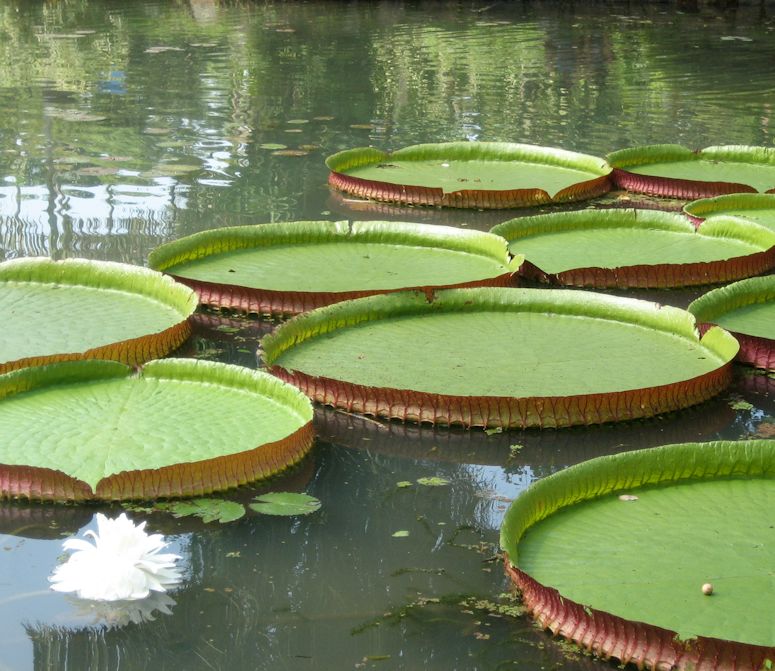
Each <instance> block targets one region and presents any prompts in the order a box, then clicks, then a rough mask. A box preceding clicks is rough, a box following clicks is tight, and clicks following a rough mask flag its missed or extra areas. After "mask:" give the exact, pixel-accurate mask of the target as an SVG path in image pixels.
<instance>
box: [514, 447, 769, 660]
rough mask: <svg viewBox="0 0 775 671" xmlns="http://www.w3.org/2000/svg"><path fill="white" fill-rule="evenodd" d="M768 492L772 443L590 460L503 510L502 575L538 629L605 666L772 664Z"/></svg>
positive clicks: (657, 450)
mask: <svg viewBox="0 0 775 671" xmlns="http://www.w3.org/2000/svg"><path fill="white" fill-rule="evenodd" d="M773 497H775V441H741V442H720V443H706V444H702V443H687V444H682V445H670V446H667V447H660V448H652V449H650V450H640V451H637V452H626V453H623V454H618V455H614V456H607V457H599V458H597V459H592V460H590V461H587V462H585V463H583V464H579V465H577V466H573V467H571V468H568V469H566V470H564V471H561V472H559V473H556V474H554V475H552V476H549V477H547V478H545V479H543V480H540V481H538V482H536V483H535V484H534V485H532V486H531V487H530V488H529V489H528V490H527V491H526V492H525V493H523V494H522V495H521V496H520V497H519V498H518V499H517V500H516V501H515V502H514V503H513V504H512V506H511V507H510V508H509V510H508V512H507V513H506V517H505V520H504V523H503V527H502V529H501V546H502V547H503V549H504V550H505V552H506V557H505V559H506V570H507V573H508V574H509V575H510V576H511V578H512V579H513V581H514V582H515V583H516V585H517V586H518V587H519V589H520V590H521V591H522V597H523V600H524V603H525V605H526V606H527V608H528V609H529V611H530V612H531V613H532V615H533V617H535V618H536V619H537V620H538V622H539V623H540V624H541V625H542V626H543V627H546V628H548V629H551V630H552V631H553V632H554V633H556V634H559V635H561V636H563V637H566V638H569V639H571V640H572V641H575V642H576V643H578V644H580V645H582V646H584V647H585V648H587V649H589V650H591V651H592V652H594V653H596V654H598V655H601V656H603V657H605V658H608V657H615V658H617V659H619V660H621V661H622V662H623V663H632V664H634V665H636V666H637V667H638V668H643V667H644V666H646V667H649V668H652V669H683V670H686V671H688V670H690V669H691V670H692V671H697V670H702V671H721V670H722V669H723V670H728V669H738V670H743V669H745V670H746V671H760V670H761V669H767V668H769V666H771V662H772V660H775V629H773V626H772V625H773V620H772V604H773V603H775V581H773V575H772V571H773V563H772V558H773V555H774V554H775V530H774V529H773V526H772V506H771V505H768V503H769V502H771V501H772V500H773ZM706 584H707V585H709V586H710V587H704V586H705V585H706ZM711 591H712V594H710V595H709V594H707V593H708V592H711ZM767 660H769V661H770V664H769V665H768V662H767Z"/></svg>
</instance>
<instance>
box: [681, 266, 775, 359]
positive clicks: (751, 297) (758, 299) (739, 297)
mask: <svg viewBox="0 0 775 671" xmlns="http://www.w3.org/2000/svg"><path fill="white" fill-rule="evenodd" d="M688 309H689V311H690V312H691V313H692V314H693V315H694V317H695V319H697V321H698V322H700V323H702V324H705V325H711V324H717V325H719V326H721V327H723V328H725V329H727V330H728V331H730V332H731V333H732V334H733V335H734V336H735V337H736V338H737V340H738V342H739V343H740V351H739V352H738V354H737V359H738V360H739V361H742V362H743V363H747V364H750V365H752V366H756V367H757V368H764V369H766V370H771V371H772V370H775V275H767V276H766V277H754V278H751V279H748V280H741V281H740V282H735V283H734V284H730V285H728V286H726V287H720V288H718V289H714V290H713V291H710V292H708V293H707V294H705V295H704V296H701V297H700V298H698V299H697V300H696V301H694V302H693V303H691V304H690V305H689V308H688Z"/></svg>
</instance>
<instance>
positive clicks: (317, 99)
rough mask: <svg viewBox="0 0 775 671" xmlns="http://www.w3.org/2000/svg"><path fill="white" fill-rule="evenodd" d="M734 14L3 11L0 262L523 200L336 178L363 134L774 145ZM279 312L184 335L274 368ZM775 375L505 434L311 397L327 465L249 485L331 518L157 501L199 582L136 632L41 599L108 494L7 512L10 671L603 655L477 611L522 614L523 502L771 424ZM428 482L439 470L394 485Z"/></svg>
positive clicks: (771, 16) (110, 255)
mask: <svg viewBox="0 0 775 671" xmlns="http://www.w3.org/2000/svg"><path fill="white" fill-rule="evenodd" d="M723 5H724V3H716V4H711V3H692V2H683V3H674V2H649V3H636V2H618V1H615V0H611V1H610V2H576V3H574V2H546V3H541V2H494V3H493V2H485V3H479V2H447V3H435V2H427V3H424V2H406V3H400V2H373V3H358V2H304V3H301V2H299V3H292V2H288V3H280V2H267V3H261V2H256V3H250V2H228V1H223V2H219V1H218V0H211V1H210V0H190V1H185V0H177V1H175V2H172V1H171V2H140V1H137V2H131V3H125V2H119V1H118V0H115V1H110V0H102V1H87V0H66V1H64V0H60V1H54V0H51V1H50V2H37V1H33V0H24V1H23V0H17V1H13V0H4V1H2V2H0V258H6V259H10V258H14V257H19V256H32V255H50V256H53V257H55V258H64V257H73V256H83V257H89V258H97V259H110V260H120V261H125V262H129V263H134V264H144V263H145V261H146V257H147V254H148V252H149V250H150V249H152V248H153V247H154V246H156V245H157V244H159V243H161V242H164V241H167V240H171V239H175V238H178V237H181V236H183V235H187V234H190V233H193V232H195V231H199V230H204V229H209V228H214V227H218V226H225V225H235V224H247V223H262V222H269V221H284V220H293V219H334V218H391V219H407V220H417V221H424V222H431V223H440V224H442V223H443V224H447V225H458V226H469V227H472V228H478V229H488V228H489V227H490V226H492V225H494V224H495V223H498V222H500V221H503V220H505V219H508V218H511V217H512V216H514V213H510V212H505V213H504V212H499V213H482V212H446V211H445V212H441V211H437V210H412V209H401V208H391V207H384V206H376V205H373V204H362V203H353V202H352V201H348V200H347V199H344V198H342V197H340V196H338V195H334V194H332V193H330V192H329V190H328V188H327V186H326V176H327V171H326V168H325V166H324V165H323V159H324V157H325V156H326V155H328V154H330V153H333V152H335V151H338V150H340V149H344V148H348V147H354V146H361V145H367V144H373V145H375V146H378V147H380V148H384V149H395V148H399V147H401V146H404V145H407V144H413V143H417V142H434V141H442V140H465V139H470V140H494V141H495V140H497V141H515V142H526V143H532V144H544V145H555V146H560V147H563V148H566V149H573V150H578V151H583V152H588V153H593V154H598V155H602V154H605V153H607V152H608V151H611V150H614V149H618V148H622V147H625V146H629V145H632V144H643V143H653V142H678V143H683V144H686V145H688V146H692V147H704V146H708V145H713V144H757V145H768V146H771V145H772V134H771V129H770V123H771V121H770V120H771V117H772V115H773V113H774V112H775V78H773V76H772V64H773V63H775V4H773V3H772V2H762V3H759V2H751V3H745V2H741V3H740V5H739V6H738V7H737V8H734V7H732V8H728V9H724V7H723ZM278 144H279V145H285V146H286V147H287V148H289V149H294V150H299V152H297V153H303V152H306V153H305V154H304V155H294V156H288V155H282V154H279V155H278V154H275V153H274V152H276V151H277V147H276V145H278ZM693 295H696V293H695V294H693ZM651 297H652V298H654V297H656V298H657V299H658V300H661V301H663V302H668V303H671V302H672V303H674V304H681V305H685V304H686V302H687V301H688V300H689V299H691V297H692V296H691V295H690V296H687V292H676V293H670V292H656V294H652V296H651ZM265 328H267V327H265V326H264V325H262V324H259V323H257V322H250V321H241V320H231V321H229V320H224V319H217V318H212V319H210V318H207V317H202V318H201V319H200V320H199V323H198V325H197V327H196V333H195V335H194V336H193V337H192V339H191V340H190V341H189V342H188V343H187V344H186V345H185V347H184V353H185V354H186V355H189V356H197V357H203V358H210V359H216V360H221V361H228V362H233V363H239V364H243V365H246V366H255V365H256V360H255V355H254V351H255V349H256V346H257V342H258V338H259V337H260V335H261V334H262V332H263V331H264V330H265ZM774 392H775V380H773V379H771V378H768V377H766V376H752V375H750V374H749V373H747V372H746V371H744V370H743V369H742V368H741V369H739V370H738V371H737V375H736V379H735V382H734V385H733V387H732V388H731V389H730V390H729V391H728V392H725V393H724V394H722V395H721V396H720V397H719V398H717V399H715V400H713V401H711V402H709V403H706V404H704V405H703V406H701V407H699V408H694V409H689V410H686V411H684V412H681V413H676V414H673V415H669V416H667V417H663V418H657V419H653V420H648V421H643V422H637V423H631V424H626V425H621V426H605V427H596V428H589V429H571V430H563V431H543V432H542V431H515V432H508V433H502V434H493V435H487V434H486V433H484V432H482V431H471V432H465V431H460V430H444V429H439V430H434V429H431V428H427V427H423V428H418V427H414V426H403V425H400V424H393V423H390V424H388V423H382V422H375V421H372V420H365V419H361V418H358V417H353V416H349V415H347V414H344V413H339V412H335V411H333V410H329V409H319V410H318V413H317V418H316V424H317V428H318V433H319V440H318V443H317V446H316V448H315V449H314V451H313V453H312V455H311V457H310V458H309V459H308V460H307V461H305V462H304V464H302V466H301V467H300V468H298V469H296V470H295V471H294V472H292V473H290V474H289V475H287V476H284V477H283V479H282V480H280V481H278V482H274V483H271V484H270V485H269V486H268V487H267V486H263V487H262V488H256V489H255V490H250V491H247V492H240V493H238V494H237V495H235V496H238V497H239V498H240V499H241V500H243V499H244V500H249V499H250V498H251V497H252V495H253V494H254V493H255V491H259V490H261V491H263V490H266V489H267V488H271V489H274V490H278V489H288V490H295V491H307V492H309V493H310V494H312V495H314V496H317V497H318V498H320V499H321V500H322V502H323V508H322V510H321V511H320V512H319V513H317V514H315V515H312V516H309V517H303V518H269V517H259V516H252V517H249V518H245V519H243V520H240V521H238V522H235V523H231V524H228V525H218V524H217V523H216V524H210V525H203V524H195V523H190V522H186V521H182V520H181V521H175V520H172V519H169V518H166V517H162V516H160V515H158V514H157V515H153V516H150V517H148V519H149V527H150V528H153V529H154V530H156V531H162V532H164V533H168V534H171V538H172V540H173V543H174V547H175V549H176V551H178V552H179V553H180V554H181V555H183V565H184V566H185V567H186V580H185V583H184V585H183V586H182V587H181V588H180V589H179V590H177V591H175V592H174V593H172V594H171V595H170V597H169V599H167V600H164V599H162V600H161V601H160V602H158V603H156V604H150V605H148V609H150V608H151V607H153V606H155V607H156V610H155V611H153V612H152V615H153V616H154V617H155V619H154V620H152V621H144V622H140V623H129V624H123V623H124V622H125V621H126V620H128V619H132V618H133V619H135V620H141V619H143V617H144V614H143V613H137V612H135V613H127V612H125V611H123V612H113V611H110V610H109V609H108V608H106V609H105V611H104V612H99V613H98V612H94V611H88V612H81V611H80V610H79V608H78V604H77V602H75V601H73V600H70V599H68V598H67V597H65V596H63V595H61V594H56V593H54V592H51V591H49V589H48V583H47V580H46V578H47V576H48V575H49V574H50V572H51V570H52V569H53V567H54V565H55V564H56V561H57V557H58V556H59V555H60V554H61V540H62V538H63V537H66V536H68V535H70V534H74V533H77V532H79V530H80V529H82V528H83V527H84V526H86V525H88V524H90V523H91V520H92V515H93V512H94V510H95V509H92V508H83V507H77V506H66V507H65V506H58V507H54V506H29V505H22V504H13V503H5V504H0V532H1V533H2V535H0V549H2V552H0V625H1V626H0V671H6V670H8V669H13V670H14V671H16V670H26V669H33V668H34V669H73V670H82V669H121V670H122V671H123V670H134V669H195V670H199V669H202V670H205V669H228V670H229V671H241V670H243V669H245V670H249V669H323V670H328V669H354V668H367V669H371V668H374V669H385V670H389V669H422V668H427V669H439V670H441V669H444V670H445V671H448V670H452V669H461V670H467V669H482V670H487V669H512V668H514V669H563V670H567V671H578V670H581V669H590V670H596V671H602V670H603V669H606V668H612V667H611V666H610V665H609V664H607V663H604V662H600V661H597V660H594V659H591V658H587V657H584V656H581V655H579V654H576V653H573V652H572V651H571V650H570V649H569V648H568V647H567V646H563V645H561V644H559V643H558V642H556V641H555V640H553V639H551V638H550V637H549V636H547V635H546V634H545V633H544V632H542V631H540V630H538V629H536V628H535V627H534V626H533V625H532V624H531V623H530V621H529V620H528V619H527V618H524V617H518V618H514V617H510V616H508V615H506V616H503V615H502V613H497V612H491V611H492V608H490V609H489V610H488V609H486V608H481V606H483V605H484V604H482V603H481V601H483V600H488V601H492V602H498V603H506V604H508V603H509V602H508V600H506V599H503V598H501V597H499V595H501V594H502V593H504V592H507V591H508V583H507V581H506V579H505V578H504V576H503V573H502V569H501V567H500V565H499V564H498V563H497V562H493V561H491V560H492V558H493V555H494V553H495V551H496V543H497V535H498V529H499V525H500V521H501V518H502V515H503V512H504V510H505V507H506V506H507V502H508V500H509V499H511V498H513V497H514V496H516V495H517V494H518V493H519V492H520V491H521V490H522V489H524V488H525V487H526V486H527V485H528V484H529V483H530V482H532V481H533V480H535V479H536V478H540V477H543V476H545V475H547V474H549V473H552V472H554V471H556V470H558V469H560V468H563V467H565V466H567V465H570V464H573V463H576V462H579V461H582V460H585V459H589V458H592V457H595V456H598V455H601V454H612V453H616V452H619V451H621V450H625V449H632V448H638V447H648V446H653V445H658V444H664V443H670V442H681V441H691V440H705V439H716V438H739V437H749V436H754V435H760V436H766V435H768V434H772V433H775V402H773V395H774ZM513 445H521V446H522V447H521V448H519V449H510V448H511V446H513ZM424 476H441V477H443V478H446V479H448V480H450V485H449V486H445V487H422V486H419V485H415V486H413V487H407V488H398V487H397V486H396V483H398V482H400V481H415V480H416V479H417V478H420V477H424ZM113 512H117V511H113ZM141 518H142V515H137V516H136V519H141ZM396 531H408V532H409V535H408V536H406V537H394V536H393V534H394V533H395V532H396ZM165 608H166V609H167V610H169V614H165V613H163V612H160V609H165ZM147 614H148V613H145V615H147ZM106 619H107V620H108V621H112V622H115V623H116V625H117V626H115V627H113V628H111V629H104V628H100V626H98V625H99V623H100V622H105V621H106ZM92 622H93V623H95V624H94V625H93V626H90V623H92Z"/></svg>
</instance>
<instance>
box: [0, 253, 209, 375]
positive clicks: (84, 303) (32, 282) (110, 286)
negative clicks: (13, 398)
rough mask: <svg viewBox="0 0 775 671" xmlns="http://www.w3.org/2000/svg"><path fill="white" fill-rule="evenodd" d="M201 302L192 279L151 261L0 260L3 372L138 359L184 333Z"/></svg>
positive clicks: (165, 348)
mask: <svg viewBox="0 0 775 671" xmlns="http://www.w3.org/2000/svg"><path fill="white" fill-rule="evenodd" d="M196 307H197V298H196V294H194V293H193V292H192V291H191V290H190V289H189V288H188V287H185V286H184V285H182V284H179V283H177V282H174V281H173V280H172V279H171V278H169V277H165V276H164V275H162V274H161V273H157V272H154V271H152V270H148V269H147V268H141V267H137V266H131V265H127V264H122V263H113V262H107V261H91V260H86V259H65V260H63V261H54V260H52V259H49V258H36V257H31V258H22V259H15V260H12V261H6V262H4V263H0V317H2V321H3V323H4V325H5V326H4V328H5V336H4V341H5V342H4V343H3V344H2V345H0V373H4V372H7V371H11V370H16V369H18V368H23V367H26V366H38V365H44V364H49V363H54V362H57V361H73V360H80V359H111V360H114V361H120V362H122V363H125V364H128V365H131V366H136V365H140V364H142V363H145V362H146V361H149V360H151V359H155V358H158V357H162V356H165V355H167V354H169V353H170V352H172V351H173V350H175V349H177V348H178V347H180V345H182V344H183V343H184V342H185V341H186V339H187V338H188V337H189V335H190V334H191V325H190V324H189V321H188V318H189V317H190V316H191V315H192V314H193V313H194V311H195V310H196Z"/></svg>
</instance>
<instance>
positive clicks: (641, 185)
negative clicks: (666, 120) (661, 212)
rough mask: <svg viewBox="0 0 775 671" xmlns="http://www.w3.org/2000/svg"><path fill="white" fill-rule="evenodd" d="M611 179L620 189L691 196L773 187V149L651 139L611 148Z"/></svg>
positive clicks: (657, 194)
mask: <svg viewBox="0 0 775 671" xmlns="http://www.w3.org/2000/svg"><path fill="white" fill-rule="evenodd" d="M606 158H607V159H608V162H609V163H610V164H611V167H613V172H612V173H611V179H612V180H613V182H614V183H615V184H616V186H618V187H619V188H621V189H627V190H628V191H635V192H638V193H648V194H651V195H655V196H669V197H673V198H684V199H687V200H688V199H692V200H693V199H695V198H710V197H713V196H720V195H723V194H727V193H756V192H762V191H766V192H775V149H773V148H770V147H748V146H738V145H726V146H719V147H707V148H705V149H698V150H696V151H692V150H691V149H687V148H686V147H682V146H681V145H677V144H655V145H647V146H644V147H632V148H630V149H620V150H619V151H615V152H612V153H611V154H609V155H608V156H607V157H606Z"/></svg>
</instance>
